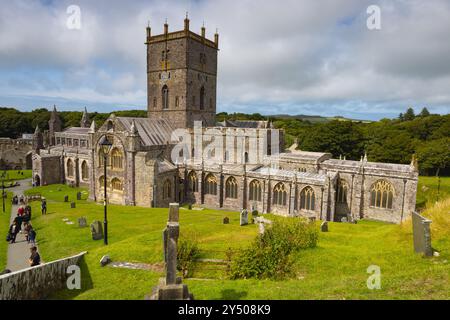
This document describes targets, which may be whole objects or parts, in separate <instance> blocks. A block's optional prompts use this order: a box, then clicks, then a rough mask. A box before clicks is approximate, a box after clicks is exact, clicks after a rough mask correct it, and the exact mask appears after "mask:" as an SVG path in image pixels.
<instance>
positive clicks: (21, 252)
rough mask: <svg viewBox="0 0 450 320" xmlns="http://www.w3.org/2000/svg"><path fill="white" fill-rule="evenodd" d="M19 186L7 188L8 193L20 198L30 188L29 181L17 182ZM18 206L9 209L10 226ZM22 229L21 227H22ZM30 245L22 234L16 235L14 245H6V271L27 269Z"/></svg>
mask: <svg viewBox="0 0 450 320" xmlns="http://www.w3.org/2000/svg"><path fill="white" fill-rule="evenodd" d="M18 182H19V183H20V186H17V187H14V188H9V189H8V191H11V192H14V194H16V195H17V196H18V197H20V196H21V195H22V194H23V193H24V191H25V190H27V189H30V188H31V179H26V180H20V181H18ZM18 208H19V206H18V205H13V206H12V207H11V221H10V225H11V224H12V222H13V221H14V218H15V217H16V216H17V209H18ZM31 214H32V215H31V216H32V217H33V215H35V214H37V212H32V213H31ZM22 228H23V226H22ZM30 255H31V253H30V245H29V244H28V243H27V241H26V240H25V235H24V234H22V233H19V234H17V238H16V243H10V244H9V245H8V264H7V267H6V268H7V269H9V270H11V271H17V270H21V269H25V268H29V267H30V265H29V264H28V258H29V257H30Z"/></svg>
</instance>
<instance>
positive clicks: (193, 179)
mask: <svg viewBox="0 0 450 320" xmlns="http://www.w3.org/2000/svg"><path fill="white" fill-rule="evenodd" d="M188 182H189V190H190V191H191V192H197V191H198V179H197V174H196V173H195V172H194V171H191V173H189V177H188Z"/></svg>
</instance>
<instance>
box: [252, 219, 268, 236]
mask: <svg viewBox="0 0 450 320" xmlns="http://www.w3.org/2000/svg"><path fill="white" fill-rule="evenodd" d="M255 223H257V224H258V229H259V234H260V235H263V234H264V232H265V231H266V224H268V225H272V220H268V219H265V218H263V217H257V218H255Z"/></svg>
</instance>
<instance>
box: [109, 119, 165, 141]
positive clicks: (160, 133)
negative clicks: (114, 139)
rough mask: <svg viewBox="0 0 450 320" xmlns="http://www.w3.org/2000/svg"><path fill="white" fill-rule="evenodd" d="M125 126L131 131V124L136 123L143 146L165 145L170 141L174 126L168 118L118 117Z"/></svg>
mask: <svg viewBox="0 0 450 320" xmlns="http://www.w3.org/2000/svg"><path fill="white" fill-rule="evenodd" d="M116 119H117V120H118V121H120V123H121V124H122V125H123V126H124V128H125V130H127V131H130V132H131V124H132V123H133V120H134V123H135V126H136V129H137V132H138V135H139V137H140V138H141V142H142V145H143V146H154V145H164V144H166V143H167V142H168V141H170V137H171V135H172V132H173V131H174V128H173V127H172V125H171V124H170V122H169V121H168V120H165V119H149V118H131V117H117V118H116Z"/></svg>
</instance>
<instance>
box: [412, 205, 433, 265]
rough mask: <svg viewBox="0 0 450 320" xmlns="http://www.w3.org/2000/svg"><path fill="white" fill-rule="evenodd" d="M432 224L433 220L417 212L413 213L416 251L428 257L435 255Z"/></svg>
mask: <svg viewBox="0 0 450 320" xmlns="http://www.w3.org/2000/svg"><path fill="white" fill-rule="evenodd" d="M430 224H431V220H428V219H425V218H424V217H422V216H421V215H420V214H418V213H416V212H413V213H412V227H413V240H414V251H415V252H417V253H422V254H424V255H425V256H426V257H431V256H432V255H433V248H432V247H431V231H430Z"/></svg>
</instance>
